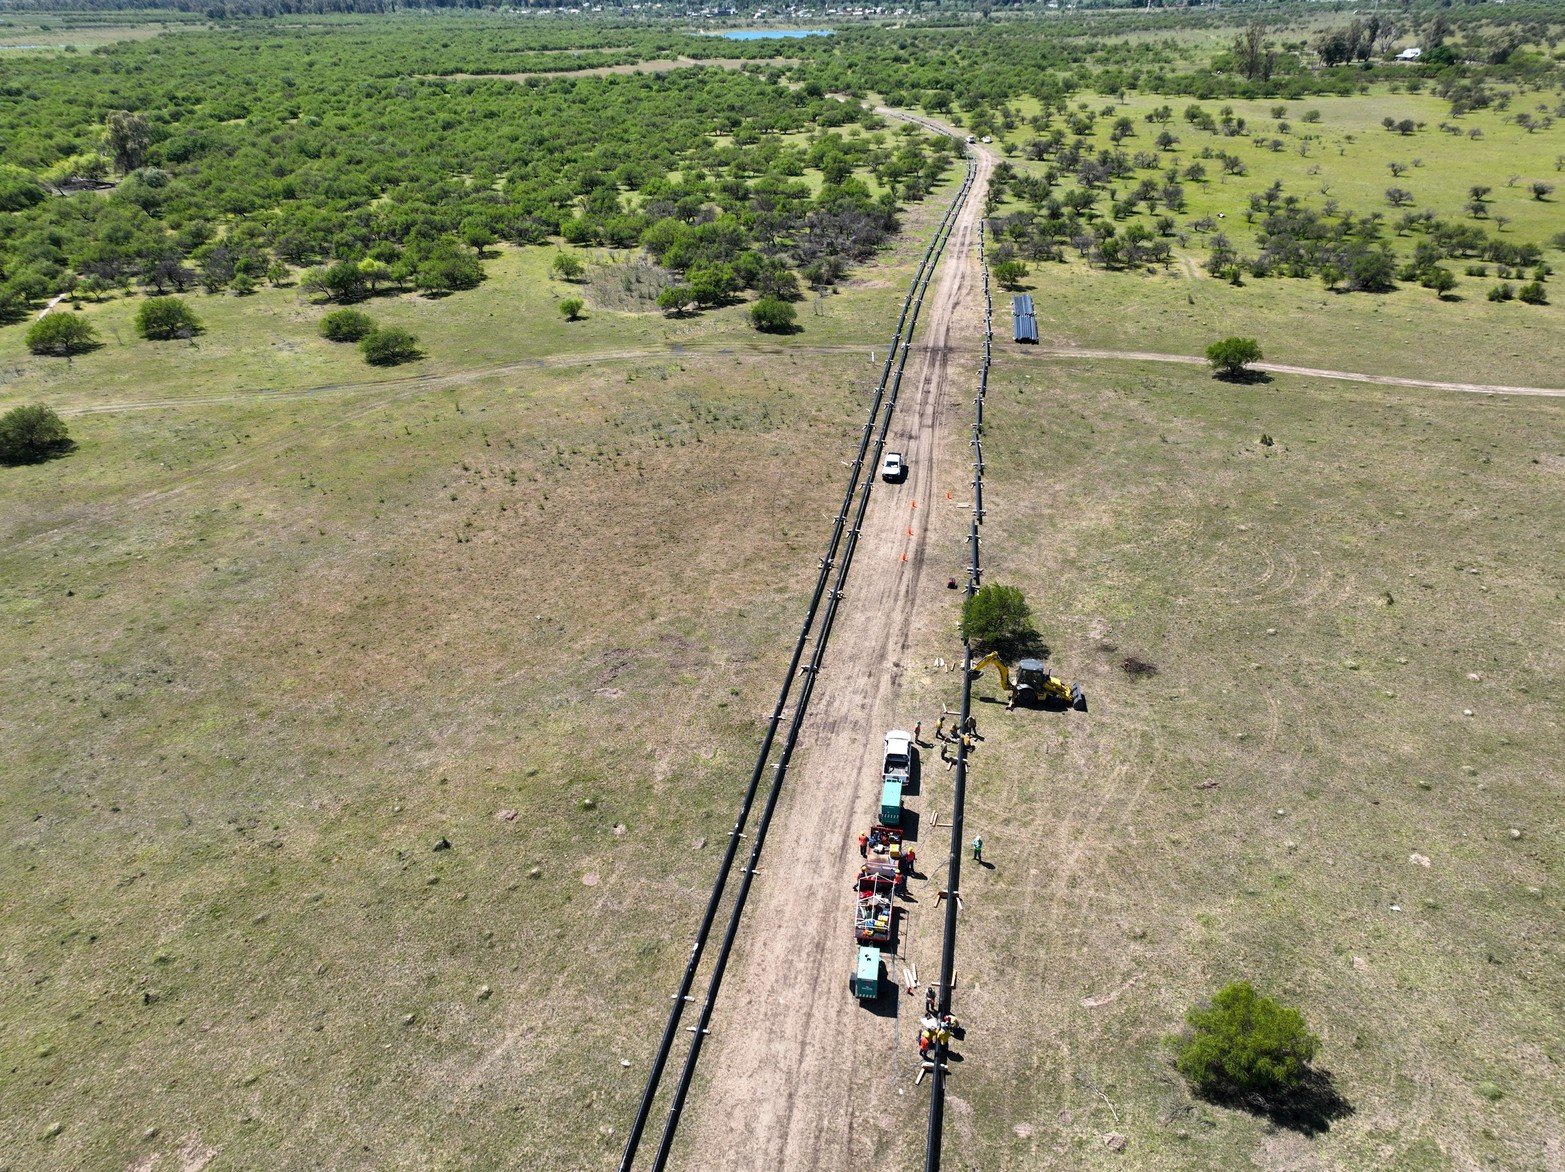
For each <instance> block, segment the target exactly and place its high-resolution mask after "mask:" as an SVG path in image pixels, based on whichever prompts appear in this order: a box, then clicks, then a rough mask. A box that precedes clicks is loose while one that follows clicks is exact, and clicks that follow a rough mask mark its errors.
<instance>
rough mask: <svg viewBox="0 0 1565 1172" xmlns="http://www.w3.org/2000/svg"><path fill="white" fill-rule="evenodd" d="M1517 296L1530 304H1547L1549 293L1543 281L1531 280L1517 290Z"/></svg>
mask: <svg viewBox="0 0 1565 1172" xmlns="http://www.w3.org/2000/svg"><path fill="white" fill-rule="evenodd" d="M1516 296H1518V297H1520V298H1521V299H1522V300H1523V301H1525V302H1526V303H1527V304H1528V305H1547V304H1548V303H1549V294H1548V292H1547V291H1546V290H1545V289H1544V287H1543V282H1542V281H1529V282H1527V284H1525V285H1523V286H1522V287H1521V288H1520V289H1518V290H1516Z"/></svg>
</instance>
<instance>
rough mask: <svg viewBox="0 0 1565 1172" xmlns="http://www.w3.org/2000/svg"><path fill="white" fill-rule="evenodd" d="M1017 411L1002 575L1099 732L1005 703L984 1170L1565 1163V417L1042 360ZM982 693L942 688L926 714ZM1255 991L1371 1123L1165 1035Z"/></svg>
mask: <svg viewBox="0 0 1565 1172" xmlns="http://www.w3.org/2000/svg"><path fill="white" fill-rule="evenodd" d="M990 385H991V391H990V398H989V402H990V412H989V416H988V421H989V428H988V437H989V439H988V444H987V445H986V449H985V455H986V459H987V461H988V464H987V473H988V485H989V488H988V491H987V493H986V504H987V505H988V507H989V509H990V513H989V521H988V524H987V525H986V527H985V562H986V567H987V570H988V580H991V581H1000V582H1008V583H1013V584H1016V585H1020V586H1022V587H1023V589H1024V590H1025V591H1026V592H1027V593H1028V595H1029V597H1030V599H1031V600H1032V602H1033V605H1034V608H1035V610H1036V612H1037V615H1038V618H1039V620H1040V625H1041V627H1042V630H1043V633H1044V636H1045V638H1046V639H1047V641H1048V642H1049V643H1050V644H1051V645H1052V647H1053V664H1054V667H1055V670H1056V671H1057V672H1058V673H1060V674H1062V675H1065V676H1066V677H1068V678H1076V679H1079V680H1080V681H1081V683H1082V685H1083V687H1084V688H1085V689H1086V691H1087V693H1088V695H1089V697H1090V700H1091V711H1090V712H1089V713H1087V714H1081V713H1026V714H1024V713H1021V712H1018V713H1013V714H1009V715H1007V714H1004V713H1003V712H1002V711H1001V709H1000V708H999V707H998V706H995V705H992V704H990V703H987V702H984V701H987V700H992V699H993V698H995V697H997V696H998V695H999V692H998V689H997V687H996V686H995V685H994V682H993V680H992V679H988V678H986V679H985V680H984V681H983V682H982V683H980V684H979V685H978V692H979V694H980V696H981V697H982V700H981V701H980V703H979V705H978V715H979V719H980V722H981V728H982V730H983V731H984V732H985V733H986V734H987V740H986V741H985V743H984V745H983V746H981V748H980V749H979V752H978V755H977V758H976V761H975V764H974V772H973V774H972V778H971V781H970V785H969V791H968V795H969V797H968V802H969V804H968V832H969V837H970V836H971V835H972V834H973V833H981V834H983V835H984V837H985V840H986V847H985V857H986V858H987V859H988V860H990V861H991V862H992V863H993V868H992V869H987V870H979V869H977V868H971V867H970V868H968V869H967V870H964V876H963V884H962V887H963V892H964V895H965V897H966V903H967V910H968V915H967V918H966V920H965V922H964V925H963V928H962V937H961V945H960V951H959V957H960V959H959V966H958V967H959V970H960V971H959V984H960V988H959V992H958V999H959V1002H960V1004H961V1006H962V1008H963V1010H964V1012H963V1014H962V1016H963V1017H964V1019H966V1024H967V1025H968V1027H969V1036H968V1040H967V1042H966V1043H965V1044H964V1045H963V1046H962V1047H961V1049H962V1052H963V1056H964V1058H965V1061H964V1062H963V1063H962V1065H961V1066H960V1067H959V1068H958V1070H957V1073H956V1074H955V1075H954V1076H953V1084H952V1086H953V1092H952V1093H953V1095H954V1096H955V1102H954V1104H953V1106H952V1109H951V1110H950V1111H949V1112H948V1115H947V1119H948V1125H947V1136H948V1144H949V1145H950V1146H949V1150H950V1151H962V1152H964V1153H965V1154H966V1158H967V1159H969V1160H971V1161H972V1162H973V1163H974V1164H975V1166H982V1167H985V1168H1040V1167H1043V1168H1055V1167H1057V1168H1089V1167H1123V1166H1126V1164H1125V1161H1131V1162H1132V1163H1133V1165H1134V1166H1135V1167H1138V1168H1169V1169H1174V1168H1179V1169H1184V1168H1188V1169H1206V1168H1218V1167H1224V1168H1227V1167H1249V1166H1255V1167H1261V1168H1277V1169H1282V1168H1317V1169H1327V1168H1331V1169H1335V1168H1342V1169H1350V1168H1366V1167H1375V1168H1397V1169H1446V1168H1453V1169H1455V1168H1474V1167H1495V1168H1499V1167H1503V1168H1508V1169H1538V1170H1540V1172H1541V1170H1543V1169H1548V1168H1553V1167H1557V1166H1558V1165H1559V1162H1560V1158H1561V1150H1560V1148H1559V1146H1558V1143H1559V1140H1558V1137H1559V1136H1560V1135H1561V1134H1562V1121H1565V1090H1562V1084H1561V1082H1560V1080H1559V1078H1558V1075H1557V1068H1558V1063H1559V1061H1560V1058H1561V1055H1562V1054H1565V1031H1562V1028H1561V1023H1560V1020H1559V1015H1558V1013H1557V1012H1556V1011H1555V1009H1554V1007H1555V1006H1557V1005H1558V1004H1559V1002H1560V999H1561V997H1562V996H1565V987H1562V982H1561V977H1560V973H1561V971H1562V969H1561V961H1562V959H1565V958H1562V956H1561V952H1560V946H1559V938H1558V932H1557V930H1556V929H1557V925H1558V922H1559V917H1560V892H1559V874H1560V869H1561V865H1562V863H1565V859H1562V856H1561V853H1560V850H1559V842H1560V834H1561V830H1562V828H1565V827H1562V821H1565V788H1562V787H1565V778H1562V776H1561V774H1560V771H1559V768H1558V762H1559V760H1560V759H1561V757H1562V754H1565V730H1562V728H1561V724H1560V720H1559V713H1560V705H1561V700H1562V696H1561V691H1560V684H1559V679H1560V675H1561V669H1562V667H1565V663H1562V656H1561V650H1560V648H1561V646H1562V644H1561V641H1560V638H1559V624H1558V616H1557V613H1556V612H1557V607H1558V595H1559V590H1560V587H1561V582H1560V574H1559V568H1560V566H1561V565H1562V564H1565V548H1562V546H1561V537H1560V535H1561V532H1562V527H1561V520H1562V512H1561V507H1560V503H1559V502H1560V499H1561V478H1562V476H1565V449H1562V448H1561V447H1560V442H1559V438H1560V436H1561V434H1562V427H1561V424H1562V420H1561V410H1562V408H1561V407H1560V406H1559V405H1558V404H1557V403H1556V402H1555V401H1552V400H1550V401H1536V400H1521V399H1511V400H1502V399H1475V398H1473V397H1469V396H1461V395H1455V394H1435V393H1427V392H1426V393H1408V392H1399V391H1394V390H1387V389H1383V388H1376V389H1365V388H1361V387H1354V386H1351V385H1346V384H1341V383H1328V382H1323V381H1322V382H1317V381H1310V380H1303V379H1296V378H1286V377H1279V378H1278V379H1277V381H1276V382H1274V383H1272V384H1270V385H1257V386H1240V387H1234V386H1230V385H1226V384H1223V383H1219V382H1216V381H1213V380H1212V379H1210V378H1209V377H1206V376H1205V375H1204V374H1203V373H1202V372H1200V371H1199V370H1194V369H1191V370H1185V369H1183V368H1173V369H1172V370H1171V369H1170V368H1167V367H1153V366H1146V367H1135V366H1126V367H1118V368H1115V369H1111V370H1105V369H1102V368H1095V367H1092V366H1090V365H1070V364H1067V365H1050V364H1047V363H1043V362H1039V361H1037V360H1035V359H1031V358H1029V357H1028V354H1027V352H1026V351H1024V350H1021V349H1019V348H1014V347H1009V346H1006V347H1002V348H1001V349H1000V351H999V353H998V357H997V362H996V367H995V371H994V376H993V378H992V379H991V384H990ZM1263 434H1268V435H1270V436H1271V437H1272V438H1273V439H1274V441H1275V442H1274V445H1273V446H1270V447H1267V446H1264V445H1263V444H1261V443H1260V442H1259V441H1260V437H1261V436H1262V435H1263ZM958 438H959V437H958ZM955 447H956V448H957V449H960V447H961V445H960V443H957V444H956V445H955ZM951 538H952V544H953V551H952V552H953V560H954V559H955V556H956V555H957V554H958V552H959V548H960V547H959V546H958V545H957V544H956V534H954V533H953V534H952V535H951ZM949 637H950V636H949V632H948V631H947V632H940V631H931V632H929V633H928V635H927V636H926V638H927V640H928V641H927V642H926V645H925V654H926V656H927V657H928V658H926V662H928V661H929V659H930V658H932V657H933V656H934V655H938V654H941V653H943V650H944V649H945V648H948V647H949V642H948V640H949ZM1131 656H1134V657H1137V658H1139V659H1141V660H1144V661H1146V662H1149V663H1151V664H1154V665H1155V666H1156V668H1157V674H1156V675H1155V676H1153V677H1151V678H1149V679H1143V680H1141V681H1135V680H1132V679H1131V678H1129V677H1128V676H1127V674H1126V673H1125V672H1124V671H1123V670H1122V669H1121V664H1122V662H1123V661H1124V660H1125V659H1126V658H1127V657H1131ZM954 688H955V684H954V683H952V682H950V680H949V677H944V678H942V677H940V676H938V675H936V676H935V677H934V678H933V680H929V679H926V680H925V683H924V686H922V687H921V689H920V694H921V695H922V696H924V697H927V699H925V700H924V703H925V707H926V709H927V710H928V711H934V710H935V708H934V707H933V705H935V704H938V703H939V702H940V701H941V700H944V701H945V702H947V703H952V702H954ZM948 791H949V785H948V781H947V775H946V774H945V773H944V771H937V772H936V777H935V783H934V784H933V785H931V786H930V795H929V797H928V798H927V799H926V808H939V807H940V805H941V804H942V803H944V804H946V805H947V806H948V805H949V792H948ZM969 872H971V873H969ZM1238 979H1247V980H1251V981H1254V982H1255V983H1256V984H1257V985H1258V986H1260V987H1261V988H1262V989H1263V990H1265V991H1267V992H1270V993H1272V994H1274V995H1277V996H1280V997H1281V998H1283V999H1284V1000H1286V1001H1288V1002H1291V1003H1294V1004H1297V1005H1298V1006H1299V1007H1300V1008H1301V1009H1302V1010H1303V1012H1304V1013H1305V1015H1306V1017H1307V1019H1308V1020H1309V1022H1310V1024H1311V1025H1312V1027H1313V1028H1314V1029H1315V1030H1316V1031H1317V1032H1318V1033H1319V1034H1320V1035H1321V1037H1322V1039H1323V1043H1324V1046H1323V1050H1322V1054H1321V1059H1320V1065H1321V1066H1322V1067H1324V1068H1325V1069H1328V1070H1330V1071H1331V1072H1332V1073H1333V1074H1334V1076H1335V1086H1336V1089H1337V1091H1338V1092H1339V1093H1340V1095H1341V1096H1342V1098H1343V1099H1344V1100H1345V1101H1346V1104H1347V1105H1348V1108H1349V1113H1347V1114H1346V1115H1345V1116H1344V1117H1342V1118H1339V1119H1337V1120H1336V1121H1335V1122H1333V1123H1331V1124H1330V1126H1329V1129H1328V1130H1327V1131H1325V1132H1324V1133H1322V1134H1318V1135H1316V1136H1314V1137H1313V1138H1312V1137H1310V1136H1308V1135H1306V1134H1303V1133H1301V1132H1299V1131H1295V1130H1290V1129H1289V1128H1286V1127H1283V1128H1280V1129H1279V1128H1273V1127H1271V1126H1269V1125H1268V1124H1267V1123H1266V1121H1265V1120H1262V1119H1259V1118H1256V1117H1253V1116H1250V1115H1247V1114H1244V1113H1239V1112H1235V1111H1231V1110H1228V1109H1224V1108H1220V1107H1215V1106H1212V1105H1210V1104H1206V1103H1202V1102H1198V1101H1195V1100H1192V1099H1191V1098H1190V1097H1189V1095H1188V1094H1187V1093H1186V1091H1185V1090H1184V1088H1183V1084H1182V1082H1181V1081H1180V1080H1179V1079H1178V1077H1177V1076H1176V1075H1175V1074H1174V1072H1173V1070H1172V1067H1171V1065H1170V1063H1169V1061H1168V1056H1167V1051H1166V1048H1165V1045H1164V1042H1163V1039H1164V1037H1165V1036H1166V1035H1169V1034H1171V1033H1173V1032H1175V1031H1177V1029H1178V1028H1179V1026H1180V1024H1181V1020H1182V1016H1183V1013H1184V1010H1185V1009H1186V1008H1187V1007H1188V1006H1189V1005H1191V1004H1193V1003H1195V1002H1197V1001H1199V1000H1201V999H1202V998H1204V997H1206V996H1209V995H1210V994H1211V993H1212V992H1213V991H1214V990H1215V989H1216V988H1218V987H1219V986H1220V985H1222V984H1223V983H1225V982H1227V981H1231V980H1238ZM919 1126H920V1120H918V1119H916V1118H912V1119H910V1120H908V1121H906V1127H907V1132H908V1134H907V1136H906V1137H905V1138H906V1139H907V1142H908V1146H909V1148H911V1149H912V1150H915V1151H916V1147H914V1144H915V1143H916V1138H917V1137H916V1134H915V1133H916V1132H917V1129H918V1128H919ZM1114 1132H1118V1133H1120V1134H1121V1135H1123V1136H1125V1137H1126V1138H1127V1141H1128V1146H1127V1147H1126V1150H1125V1151H1124V1153H1122V1154H1121V1153H1116V1152H1114V1151H1111V1150H1110V1149H1109V1148H1108V1147H1106V1146H1105V1143H1104V1141H1103V1137H1104V1136H1106V1135H1108V1134H1110V1133H1114Z"/></svg>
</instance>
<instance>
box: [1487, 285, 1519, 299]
mask: <svg viewBox="0 0 1565 1172" xmlns="http://www.w3.org/2000/svg"><path fill="white" fill-rule="evenodd" d="M1515 296H1516V289H1515V287H1514V286H1512V285H1507V284H1503V283H1502V284H1499V285H1496V286H1494V288H1492V289H1490V290H1489V300H1490V301H1510V300H1511V299H1512V298H1514V297H1515Z"/></svg>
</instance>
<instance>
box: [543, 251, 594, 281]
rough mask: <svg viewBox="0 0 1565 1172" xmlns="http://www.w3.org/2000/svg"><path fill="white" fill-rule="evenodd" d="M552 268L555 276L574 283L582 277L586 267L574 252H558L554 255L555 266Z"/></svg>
mask: <svg viewBox="0 0 1565 1172" xmlns="http://www.w3.org/2000/svg"><path fill="white" fill-rule="evenodd" d="M551 267H552V268H553V269H554V272H555V275H557V276H559V277H563V278H564V279H565V280H567V281H574V280H575V279H576V278H577V277H579V276H581V274H582V271H583V269H584V268H585V267H586V266H584V265H583V264H582V263H581V257H579V256H577V255H576V254H575V253H573V252H557V253H555V254H554V264H553V265H552V266H551Z"/></svg>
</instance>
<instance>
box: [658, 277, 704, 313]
mask: <svg viewBox="0 0 1565 1172" xmlns="http://www.w3.org/2000/svg"><path fill="white" fill-rule="evenodd" d="M695 300H696V295H695V291H694V290H693V289H691V288H690V286H689V285H670V286H669V287H668V288H666V289H664V290H662V291H661V292H660V293H658V308H659V309H661V310H662V311H663V312H664V313H672V314H673V315H674V316H675V317H681V316H683V315H684V313H685V310H686V308H687V307H689V306H691V305H693V304H695Z"/></svg>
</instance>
